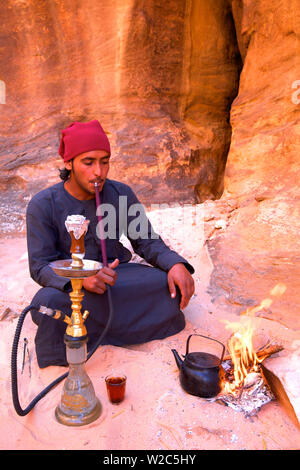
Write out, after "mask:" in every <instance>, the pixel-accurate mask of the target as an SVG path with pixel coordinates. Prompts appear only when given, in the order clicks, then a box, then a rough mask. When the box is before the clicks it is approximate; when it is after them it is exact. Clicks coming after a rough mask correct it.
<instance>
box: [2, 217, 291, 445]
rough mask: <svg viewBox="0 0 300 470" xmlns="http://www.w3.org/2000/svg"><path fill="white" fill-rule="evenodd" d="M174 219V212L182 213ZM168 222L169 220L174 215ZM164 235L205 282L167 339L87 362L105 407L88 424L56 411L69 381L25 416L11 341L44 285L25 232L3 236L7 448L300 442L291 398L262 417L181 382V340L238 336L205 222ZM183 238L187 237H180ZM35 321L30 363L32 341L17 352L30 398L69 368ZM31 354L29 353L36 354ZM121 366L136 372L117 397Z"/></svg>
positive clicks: (102, 351)
mask: <svg viewBox="0 0 300 470" xmlns="http://www.w3.org/2000/svg"><path fill="white" fill-rule="evenodd" d="M171 215H172V220H174V214H171ZM167 225H168V224H167ZM169 227H170V231H169V232H168V233H166V234H165V239H167V241H168V242H169V243H170V244H171V245H172V247H173V248H175V249H176V250H177V251H179V252H180V253H182V254H183V255H184V256H186V257H187V258H188V259H189V260H190V262H191V263H192V264H193V265H194V266H195V269H196V272H195V275H194V279H195V284H196V292H195V296H194V297H193V298H192V299H191V301H190V304H189V306H188V307H187V308H186V310H185V315H186V319H187V326H186V328H185V330H184V331H182V332H181V333H179V334H178V335H175V336H173V337H170V338H167V339H165V340H163V341H152V342H149V343H147V344H143V345H138V346H137V345H133V346H129V347H126V348H119V347H114V346H104V347H100V348H99V349H98V350H97V351H96V353H95V354H94V355H93V356H92V357H91V359H90V360H89V361H88V362H87V364H86V370H87V373H88V375H89V377H90V378H91V380H92V383H93V385H94V388H95V391H96V395H97V396H98V398H99V399H100V401H101V403H102V407H103V411H102V414H101V416H100V418H99V419H98V420H96V421H95V422H93V423H91V424H89V425H87V426H84V427H78V428H74V427H66V426H64V425H62V424H59V423H58V422H57V421H56V419H55V416H54V411H55V408H56V406H57V405H58V403H59V402H60V398H61V391H62V387H63V382H61V383H60V384H59V385H58V386H56V388H54V389H53V390H51V391H50V392H49V393H48V394H47V396H46V397H44V398H43V399H42V400H41V401H39V402H38V404H37V405H36V406H35V407H34V409H33V410H32V411H31V412H30V413H29V414H27V415H26V416H24V417H21V416H18V415H17V414H16V412H15V410H14V407H13V404H12V396H11V378H10V373H11V372H10V358H11V346H12V341H13V337H14V334H15V329H16V325H17V321H18V314H19V313H20V312H21V311H22V309H23V307H24V306H26V305H27V304H28V303H29V302H30V300H31V298H32V296H33V294H34V293H35V292H36V290H37V289H38V286H37V285H36V284H35V283H34V282H33V281H32V280H31V279H30V276H29V273H28V266H27V253H26V240H25V238H11V239H7V240H0V257H1V267H0V269H1V277H0V289H1V303H0V308H1V309H0V314H1V321H0V361H1V377H0V390H1V395H0V396H1V398H0V407H1V421H0V449H2V450H3V449H10V450H63V449H65V450H73V449H77V450H81V449H83V450H88V449H89V450H91V449H93V450H101V449H103V450H116V449H118V450H139V449H143V450H179V449H181V450H203V449H206V450H212V449H215V450H227V449H228V450H241V449H247V450H265V449H268V450H275V449H276V450H278V449H282V450H290V449H300V431H299V429H298V428H297V427H296V425H295V424H294V422H293V421H292V420H291V419H290V417H289V416H288V415H287V413H286V411H285V410H284V409H283V407H282V406H281V405H280V404H279V403H278V402H277V401H272V402H270V403H268V404H267V405H265V406H264V407H262V409H261V410H260V411H259V413H258V414H257V415H256V416H255V417H251V418H247V417H245V415H244V414H243V413H240V412H237V411H235V410H233V409H232V408H229V407H226V406H224V405H221V404H219V403H216V402H210V401H207V400H205V399H202V398H199V397H195V396H192V395H188V394H187V393H185V392H184V391H183V389H182V388H181V386H180V384H179V374H178V369H177V366H176V364H175V361H174V357H173V354H172V352H171V349H172V348H175V349H177V350H178V352H179V353H182V354H183V353H184V351H185V343H186V340H187V337H188V335H189V334H191V333H199V334H204V335H207V336H211V337H213V338H216V339H218V340H220V341H223V342H224V341H226V340H227V339H228V337H229V332H228V330H226V329H225V326H224V321H223V320H224V316H223V314H222V312H221V311H218V308H217V306H216V305H213V304H212V303H211V302H210V297H209V294H208V293H207V292H206V288H207V286H208V284H209V278H210V274H211V271H212V269H213V266H212V263H211V260H210V257H209V254H208V252H207V249H206V247H205V245H204V244H203V240H202V239H201V234H200V232H197V229H196V228H195V227H194V228H191V230H192V231H193V230H194V231H195V232H194V233H189V234H187V233H186V234H185V238H182V237H179V238H178V237H177V238H176V239H175V238H174V231H173V229H174V227H173V229H172V227H171V224H170V225H169ZM178 240H179V241H178ZM236 318H237V317H232V318H230V315H228V314H226V320H236ZM35 331H36V327H35V326H34V324H33V323H32V321H31V319H30V315H28V316H27V317H26V320H25V322H24V326H23V330H22V335H21V338H20V345H21V346H22V345H23V338H24V337H26V338H27V339H28V342H29V352H30V358H29V357H28V356H27V357H26V360H25V366H24V370H23V373H22V370H21V369H22V355H23V348H22V347H20V350H19V355H18V372H19V374H18V377H19V379H18V380H19V382H18V384H19V395H20V402H21V406H22V407H23V408H25V407H26V406H27V405H28V404H29V402H30V401H31V400H32V399H33V398H34V397H35V396H36V395H37V394H38V393H39V392H40V391H41V390H42V389H44V388H45V387H46V386H47V385H48V384H49V383H50V382H52V380H54V379H55V378H56V377H58V376H60V375H61V374H62V373H65V372H66V370H67V369H65V368H61V367H49V368H47V369H43V370H40V369H39V368H38V366H37V363H36V358H35V352H34V335H35ZM257 333H259V334H261V335H264V336H266V337H270V336H271V337H272V338H273V339H275V340H278V341H281V340H282V339H283V338H284V340H285V341H293V339H295V332H291V331H289V330H287V329H286V328H285V327H283V326H282V325H279V324H276V323H274V322H270V321H268V320H264V319H260V323H259V325H258V327H257ZM29 359H30V360H29ZM112 371H116V372H118V371H123V372H124V373H125V374H126V375H127V389H126V397H125V400H124V401H123V402H122V403H121V404H119V405H112V404H111V403H110V402H109V400H108V398H107V395H106V390H105V382H104V378H105V376H106V375H107V374H108V373H110V372H112Z"/></svg>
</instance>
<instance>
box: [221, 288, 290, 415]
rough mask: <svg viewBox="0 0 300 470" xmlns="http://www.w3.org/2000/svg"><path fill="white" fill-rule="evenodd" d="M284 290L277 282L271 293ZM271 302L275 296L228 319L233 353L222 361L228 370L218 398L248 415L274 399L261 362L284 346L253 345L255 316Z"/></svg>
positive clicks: (278, 292)
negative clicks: (237, 318) (240, 314)
mask: <svg viewBox="0 0 300 470" xmlns="http://www.w3.org/2000/svg"><path fill="white" fill-rule="evenodd" d="M285 290H286V286H285V285H284V284H277V285H276V286H275V287H274V288H273V289H272V290H271V292H270V295H271V296H272V297H278V296H280V295H282V294H283V293H284V291H285ZM272 302H273V299H272V298H267V299H264V300H263V301H262V302H261V304H260V305H258V306H256V307H254V308H250V309H247V311H246V312H245V313H244V314H242V318H241V321H240V322H227V321H226V322H225V323H226V328H227V329H230V330H231V331H232V332H233V334H232V336H231V338H230V339H229V341H228V345H227V347H228V351H229V354H230V356H229V357H226V358H224V361H223V363H222V366H223V368H224V371H225V376H224V379H223V388H222V391H221V393H220V394H219V395H218V396H217V397H216V398H215V399H216V400H217V401H221V402H223V403H224V404H226V405H228V406H230V407H231V408H234V409H235V410H237V411H242V412H244V413H245V415H246V416H253V415H255V414H256V413H257V412H258V410H259V409H260V408H261V407H262V406H263V405H264V404H266V403H268V402H270V401H271V400H273V399H274V396H273V394H272V392H271V390H270V388H269V386H268V383H267V381H266V380H265V378H264V376H263V373H262V370H261V366H260V364H261V363H262V362H263V360H264V359H265V358H266V357H269V356H270V355H271V354H272V353H274V352H278V351H280V350H281V349H282V347H280V346H279V347H272V346H270V344H268V345H264V347H263V348H262V349H261V350H258V351H256V350H255V348H254V345H253V334H254V330H255V326H254V317H255V316H256V314H257V313H259V312H261V311H263V310H264V309H266V308H269V307H270V305H271V304H272Z"/></svg>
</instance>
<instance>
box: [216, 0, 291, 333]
mask: <svg viewBox="0 0 300 470" xmlns="http://www.w3.org/2000/svg"><path fill="white" fill-rule="evenodd" d="M231 3H232V9H233V16H234V19H235V25H236V32H237V40H238V44H239V48H240V51H241V56H242V59H243V69H242V72H241V76H240V82H239V92H238V96H237V97H236V98H235V100H234V101H233V104H232V107H231V114H230V122H231V125H232V138H231V144H230V150H229V154H228V160H227V165H226V171H225V181H224V188H225V189H224V193H223V195H222V198H221V200H220V201H216V207H218V208H219V210H220V211H223V212H224V213H225V215H224V217H225V218H226V220H227V221H228V223H227V227H226V229H225V230H220V231H219V232H218V233H214V235H213V240H211V241H209V250H210V254H211V256H212V259H213V263H214V272H213V274H212V277H211V286H210V289H211V292H212V295H213V297H214V299H215V301H216V302H220V304H222V305H223V307H224V309H225V311H236V312H239V313H241V312H244V311H245V310H246V309H247V308H249V307H251V306H254V305H259V304H260V302H261V301H262V300H263V299H265V298H267V297H269V293H270V290H271V289H272V288H273V287H274V286H275V285H276V284H277V283H284V284H285V285H286V291H285V293H284V294H283V295H282V296H280V297H277V298H276V299H273V302H272V304H271V306H270V308H269V309H264V311H262V312H261V313H260V314H261V315H263V316H266V317H268V318H270V319H272V320H275V321H279V322H281V323H282V324H284V325H286V326H289V327H291V328H295V329H299V325H300V323H299V315H298V313H297V312H299V307H300V301H299V294H298V290H299V289H298V279H299V275H300V272H299V270H300V263H299V249H300V245H299V236H298V234H299V229H300V217H299V215H300V205H299V185H298V175H299V170H300V161H299V151H300V131H299V120H300V101H299V100H298V99H297V96H298V95H296V93H297V91H295V82H296V81H297V79H298V78H299V76H300V54H299V50H300V49H299V47H300V41H299V38H300V14H299V5H298V2H297V1H292V2H290V3H289V4H287V3H286V2H283V1H280V0H274V1H269V2H265V1H258V2H255V3H253V2H249V1H235V0H233V1H232V2H231ZM230 201H234V203H235V205H236V207H235V209H234V210H231V208H230V207H228V203H230Z"/></svg>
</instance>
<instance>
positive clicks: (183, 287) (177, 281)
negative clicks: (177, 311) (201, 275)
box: [168, 263, 195, 309]
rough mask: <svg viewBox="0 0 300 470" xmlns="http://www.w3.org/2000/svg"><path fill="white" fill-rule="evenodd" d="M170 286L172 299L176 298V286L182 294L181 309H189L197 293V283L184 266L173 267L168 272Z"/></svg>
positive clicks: (176, 265)
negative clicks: (190, 302) (188, 306)
mask: <svg viewBox="0 0 300 470" xmlns="http://www.w3.org/2000/svg"><path fill="white" fill-rule="evenodd" d="M168 285H169V290H170V294H171V297H172V298H175V297H176V286H178V287H179V289H180V292H181V302H180V308H181V309H184V308H185V307H187V305H188V303H189V301H190V298H191V297H192V295H193V294H194V292H195V283H194V279H193V278H192V276H191V274H190V273H189V271H188V270H187V269H186V267H185V266H184V264H182V263H177V264H174V266H172V268H171V269H170V271H169V272H168Z"/></svg>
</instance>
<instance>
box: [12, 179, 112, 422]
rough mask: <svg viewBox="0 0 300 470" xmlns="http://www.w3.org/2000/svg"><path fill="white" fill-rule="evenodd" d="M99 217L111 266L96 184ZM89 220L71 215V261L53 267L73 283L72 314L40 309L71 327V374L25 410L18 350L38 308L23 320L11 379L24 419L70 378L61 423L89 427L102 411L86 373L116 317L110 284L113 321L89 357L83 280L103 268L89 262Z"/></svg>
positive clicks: (68, 334)
mask: <svg viewBox="0 0 300 470" xmlns="http://www.w3.org/2000/svg"><path fill="white" fill-rule="evenodd" d="M95 195H96V207H97V217H98V221H99V227H100V240H101V251H102V260H103V265H104V266H107V265H108V264H107V255H106V247H105V241H104V237H103V227H102V218H101V216H100V215H99V214H98V208H99V206H100V195H99V188H98V184H97V183H95ZM88 224H89V221H88V220H86V219H85V217H83V216H81V215H73V216H69V217H68V218H67V220H66V221H65V226H66V229H67V231H68V232H69V234H70V236H71V248H70V252H71V259H68V260H57V261H53V262H52V263H50V264H49V266H50V267H51V268H52V269H53V270H54V272H55V273H56V274H58V275H59V276H63V277H67V278H68V279H70V281H71V284H72V291H71V292H70V294H69V295H70V300H71V308H72V314H71V316H70V317H69V316H68V315H65V314H64V313H62V312H61V311H59V310H53V309H50V308H47V307H44V306H40V308H39V312H41V313H43V314H45V315H48V316H50V317H52V318H54V319H57V320H61V321H63V322H65V323H66V324H67V328H66V333H65V336H64V342H65V344H66V356H67V361H68V364H69V372H67V373H65V374H63V375H61V376H60V377H58V378H57V379H56V380H54V381H53V382H52V383H50V384H49V385H48V386H47V387H46V388H45V389H44V390H43V391H42V392H40V393H39V394H38V395H37V396H36V397H35V398H34V399H33V400H32V401H31V402H30V404H29V405H28V406H27V407H26V408H25V409H23V408H22V407H21V405H20V402H19V397H18V380H17V350H18V344H19V338H20V334H21V329H22V326H23V323H24V320H25V317H26V315H27V313H28V312H29V311H30V310H32V309H37V307H36V306H33V305H29V306H28V307H26V308H25V309H24V310H23V312H22V313H21V315H20V317H19V321H18V324H17V328H16V332H15V337H14V341H13V347H12V355H11V378H12V397H13V404H14V408H15V411H16V412H17V414H18V415H20V416H25V415H27V414H28V413H29V412H30V411H31V410H32V408H33V407H34V406H35V405H36V403H37V402H38V401H39V400H40V399H41V398H43V397H44V396H45V395H46V394H47V393H48V392H49V391H50V390H51V389H52V388H53V387H54V386H55V385H57V384H58V383H59V382H61V381H62V380H63V379H66V381H65V383H64V387H63V391H62V396H61V401H60V403H59V404H58V406H57V407H56V409H55V417H56V419H57V421H58V422H60V423H61V424H64V425H66V426H82V425H85V424H89V423H91V422H93V421H95V420H96V419H98V418H99V416H100V415H101V411H102V406H101V403H100V400H99V399H98V398H97V397H96V395H95V391H94V387H93V385H92V382H91V380H90V378H89V377H88V375H87V373H86V371H85V363H86V362H87V360H88V359H89V358H90V357H91V356H92V355H93V354H94V352H95V351H96V349H97V348H98V346H99V345H100V344H101V341H102V339H103V337H104V335H105V334H106V332H107V330H108V328H109V326H110V323H111V320H112V315H113V305H112V297H111V291H110V286H108V285H107V294H108V302H109V318H108V321H107V324H106V326H105V328H104V330H103V332H102V334H101V335H100V337H99V339H98V341H97V343H96V345H95V346H94V347H93V349H92V350H91V351H90V352H89V354H87V347H86V343H87V340H88V336H87V330H86V327H85V324H84V321H85V320H86V318H87V317H88V315H89V312H88V311H87V310H85V311H84V313H83V314H82V313H81V302H82V299H83V297H84V293H83V292H82V285H83V280H84V279H85V278H86V277H89V276H94V275H95V274H97V272H98V271H99V270H100V269H101V267H102V264H101V263H99V262H97V261H91V260H85V259H84V255H85V248H84V237H85V234H86V232H87V229H88Z"/></svg>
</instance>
